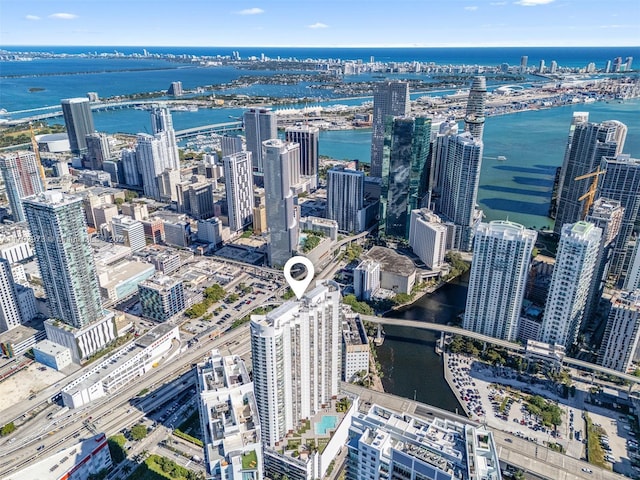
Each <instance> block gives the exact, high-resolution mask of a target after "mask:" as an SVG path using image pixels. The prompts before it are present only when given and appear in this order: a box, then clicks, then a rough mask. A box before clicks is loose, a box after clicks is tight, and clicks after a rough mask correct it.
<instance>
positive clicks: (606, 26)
mask: <svg viewBox="0 0 640 480" xmlns="http://www.w3.org/2000/svg"><path fill="white" fill-rule="evenodd" d="M599 28H634V26H633V25H624V24H619V23H618V24H616V23H614V24H612V25H600V27H599Z"/></svg>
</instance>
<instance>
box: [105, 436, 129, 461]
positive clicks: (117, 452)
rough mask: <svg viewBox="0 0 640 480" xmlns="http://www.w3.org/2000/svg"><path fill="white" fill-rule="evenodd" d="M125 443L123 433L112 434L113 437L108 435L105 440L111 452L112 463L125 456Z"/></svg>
mask: <svg viewBox="0 0 640 480" xmlns="http://www.w3.org/2000/svg"><path fill="white" fill-rule="evenodd" d="M125 443H127V439H126V438H124V435H122V434H119V435H114V436H113V437H109V439H108V440H107V445H108V446H109V453H110V454H111V458H112V459H113V462H114V463H120V462H122V461H123V460H124V459H125V458H127V452H126V450H125V449H124V444H125Z"/></svg>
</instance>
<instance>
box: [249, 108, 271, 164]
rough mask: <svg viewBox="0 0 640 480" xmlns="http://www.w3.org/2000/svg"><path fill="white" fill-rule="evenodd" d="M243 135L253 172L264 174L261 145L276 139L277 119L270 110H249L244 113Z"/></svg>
mask: <svg viewBox="0 0 640 480" xmlns="http://www.w3.org/2000/svg"><path fill="white" fill-rule="evenodd" d="M243 119H244V133H245V136H246V141H247V151H249V152H251V161H252V162H253V171H254V172H257V173H259V174H262V173H263V172H264V166H263V163H264V158H263V156H262V153H263V152H262V144H263V142H265V141H267V140H271V139H274V138H278V119H277V117H276V114H275V113H274V112H272V111H270V110H265V109H256V108H251V109H249V110H247V111H246V112H244V115H243Z"/></svg>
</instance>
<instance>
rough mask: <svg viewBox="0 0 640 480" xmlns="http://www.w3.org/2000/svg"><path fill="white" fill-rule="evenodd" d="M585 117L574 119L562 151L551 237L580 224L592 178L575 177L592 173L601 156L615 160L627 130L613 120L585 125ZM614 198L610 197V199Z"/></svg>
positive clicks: (586, 122) (586, 118) (586, 117)
mask: <svg viewBox="0 0 640 480" xmlns="http://www.w3.org/2000/svg"><path fill="white" fill-rule="evenodd" d="M587 120H588V115H586V114H585V115H582V116H575V115H574V118H573V121H572V127H573V130H570V131H569V137H570V139H571V141H570V146H568V147H567V150H566V151H565V157H564V162H563V164H562V169H561V171H560V180H559V186H560V190H559V192H558V208H557V213H556V223H555V227H554V233H555V234H556V235H560V233H561V231H562V227H563V225H564V224H566V223H575V222H577V221H578V220H583V219H584V216H583V210H584V202H585V201H586V200H584V199H583V200H578V199H579V198H580V197H582V195H584V194H585V193H586V192H587V190H588V189H589V187H590V186H591V183H592V182H593V181H594V179H593V178H591V177H589V178H583V179H582V180H575V178H576V177H580V176H582V175H585V174H588V173H591V172H594V171H595V170H596V168H597V167H598V165H599V164H600V159H601V158H602V157H603V156H615V155H617V154H619V153H620V152H621V151H622V147H623V146H624V141H625V138H626V135H627V127H626V126H625V125H624V124H622V123H620V122H618V121H615V120H610V121H606V122H602V123H591V122H588V121H587ZM609 198H613V197H609Z"/></svg>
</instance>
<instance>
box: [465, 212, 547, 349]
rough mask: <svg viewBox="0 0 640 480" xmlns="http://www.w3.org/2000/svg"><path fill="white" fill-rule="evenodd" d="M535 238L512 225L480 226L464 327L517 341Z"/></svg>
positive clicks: (475, 246)
mask: <svg viewBox="0 0 640 480" xmlns="http://www.w3.org/2000/svg"><path fill="white" fill-rule="evenodd" d="M536 238H537V233H536V232H535V231H534V230H528V229H526V228H524V227H523V226H522V225H520V224H517V223H513V222H508V221H502V220H497V221H493V222H490V223H481V224H480V225H478V227H477V228H476V230H475V237H474V248H473V259H472V262H471V274H470V277H469V291H468V294H467V304H466V308H465V313H464V321H463V328H466V329H467V330H472V331H474V332H478V333H482V334H484V335H489V336H491V337H495V338H501V339H503V340H511V341H515V339H516V337H517V335H518V321H519V319H520V310H521V308H522V299H523V297H524V290H525V286H526V283H527V275H528V273H529V263H530V262H531V252H532V250H533V247H534V245H535V243H536Z"/></svg>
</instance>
